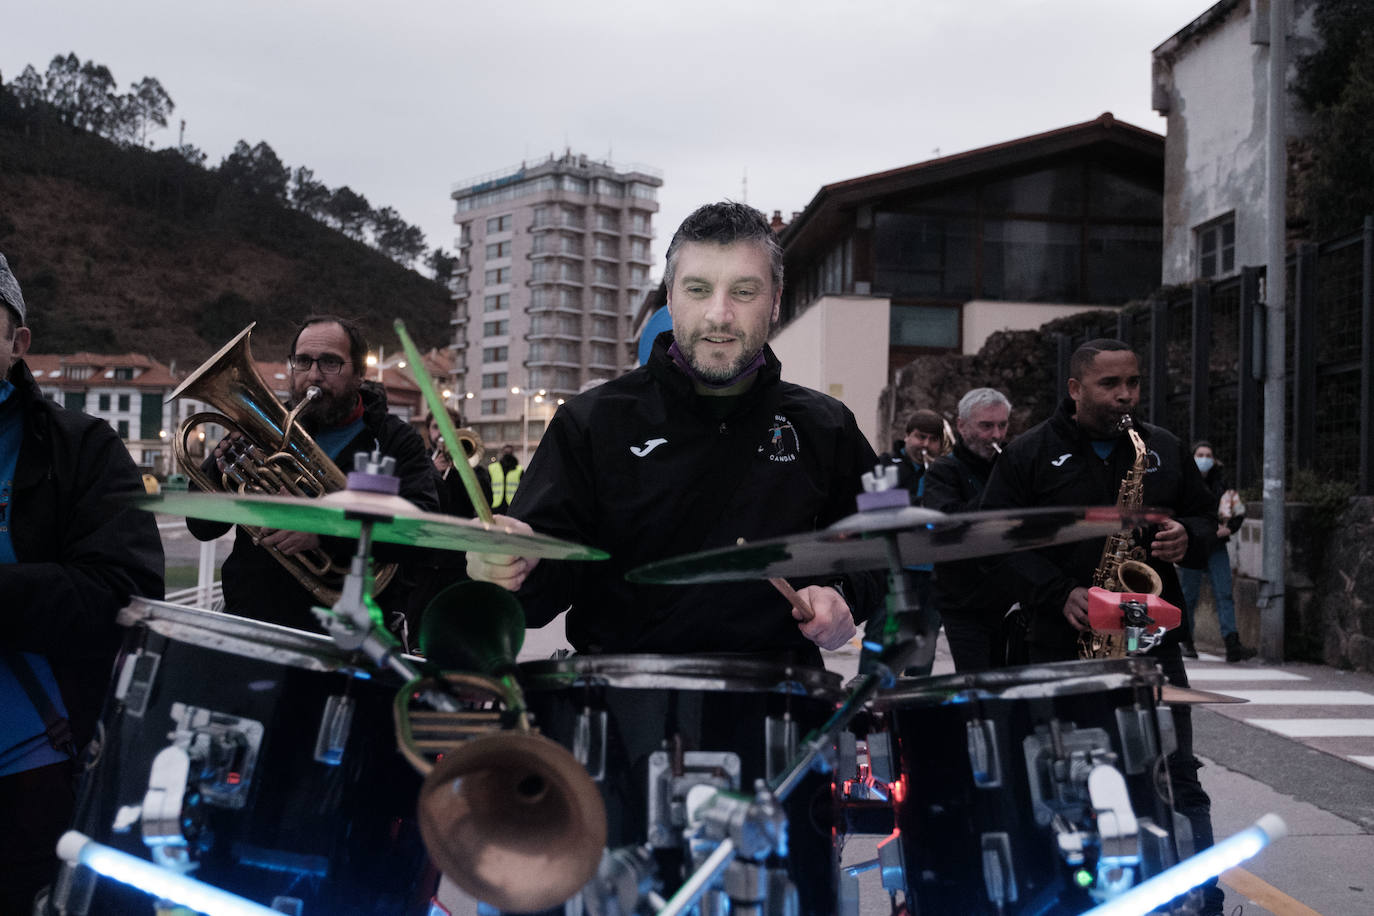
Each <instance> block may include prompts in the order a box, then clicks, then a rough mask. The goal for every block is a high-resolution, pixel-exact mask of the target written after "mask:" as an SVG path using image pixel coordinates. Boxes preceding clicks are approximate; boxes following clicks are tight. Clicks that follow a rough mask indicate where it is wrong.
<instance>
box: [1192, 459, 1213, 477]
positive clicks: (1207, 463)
mask: <svg viewBox="0 0 1374 916" xmlns="http://www.w3.org/2000/svg"><path fill="white" fill-rule="evenodd" d="M1193 460H1194V461H1196V462H1197V469H1198V470H1199V471H1201V472H1202V473H1204V474H1206V473H1207V472H1208V471H1210V470H1211V469H1212V465H1214V464H1216V460H1215V459H1213V458H1208V457H1206V456H1205V455H1204V456H1203V457H1201V458H1194V459H1193Z"/></svg>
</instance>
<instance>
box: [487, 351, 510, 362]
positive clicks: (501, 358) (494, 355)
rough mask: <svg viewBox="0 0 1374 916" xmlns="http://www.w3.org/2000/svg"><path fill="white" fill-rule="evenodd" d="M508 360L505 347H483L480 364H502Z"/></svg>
mask: <svg viewBox="0 0 1374 916" xmlns="http://www.w3.org/2000/svg"><path fill="white" fill-rule="evenodd" d="M508 358H509V354H508V350H507V348H506V347H485V348H483V350H482V362H484V363H504V362H505V361H506V360H507V359H508Z"/></svg>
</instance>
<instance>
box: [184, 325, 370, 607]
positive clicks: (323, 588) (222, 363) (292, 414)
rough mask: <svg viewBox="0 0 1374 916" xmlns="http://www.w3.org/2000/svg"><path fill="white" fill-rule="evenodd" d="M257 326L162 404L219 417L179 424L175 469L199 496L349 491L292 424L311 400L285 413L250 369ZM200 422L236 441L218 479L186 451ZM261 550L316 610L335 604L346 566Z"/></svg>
mask: <svg viewBox="0 0 1374 916" xmlns="http://www.w3.org/2000/svg"><path fill="white" fill-rule="evenodd" d="M256 324H257V322H254V323H253V324H250V325H249V326H248V327H246V328H244V329H243V330H242V331H240V332H239V333H238V336H236V337H235V338H234V339H233V340H231V341H229V342H228V343H227V344H225V345H224V346H223V347H222V348H220V351H219V352H218V353H216V354H215V355H214V356H212V357H210V358H209V359H208V360H206V361H205V362H204V363H202V364H201V366H200V368H198V369H196V371H195V372H192V373H191V374H190V376H188V377H187V379H186V381H184V382H182V383H181V384H180V385H178V386H177V388H176V390H175V391H173V392H172V393H171V394H170V395H168V397H167V401H168V402H171V401H173V400H175V399H176V398H179V397H190V398H194V399H196V400H198V401H204V402H205V403H207V404H209V405H211V406H212V407H214V408H216V411H218V412H216V411H201V412H200V413H196V414H192V415H191V416H189V417H187V418H186V419H185V420H184V421H183V422H182V424H181V426H180V427H179V428H178V429H177V434H176V437H175V438H174V439H173V440H172V452H173V454H174V455H175V457H176V462H177V466H178V467H180V468H181V469H182V471H183V473H185V474H186V476H187V477H189V478H190V479H191V481H192V482H194V483H195V485H196V486H197V487H199V488H200V489H202V490H205V491H206V492H215V491H225V492H231V493H241V494H242V493H255V494H262V495H267V496H278V495H290V496H305V497H316V496H323V495H324V494H325V493H331V492H333V491H335V490H342V489H343V488H344V487H346V486H347V485H348V478H347V476H345V475H344V473H343V472H342V471H340V470H339V468H338V467H337V466H336V465H335V464H334V462H333V461H331V460H330V458H329V456H328V455H326V454H325V453H324V450H323V449H321V448H320V447H319V445H317V444H316V443H315V440H314V439H313V438H311V436H310V434H309V433H307V432H306V431H305V430H304V429H302V428H301V427H300V426H299V425H297V423H296V414H297V413H299V412H300V410H301V408H302V407H304V406H305V404H307V403H309V401H310V400H311V399H312V398H313V397H317V396H318V393H316V394H315V395H311V394H309V393H307V396H306V398H305V400H303V401H302V402H301V403H300V404H298V405H297V406H296V408H295V409H294V410H291V411H288V410H287V409H286V407H285V406H283V405H282V404H281V402H279V401H278V400H277V398H276V395H274V394H273V393H272V389H271V388H270V387H268V385H267V383H266V382H265V381H264V380H263V378H262V375H261V374H260V373H259V372H258V370H257V367H256V366H254V365H253V355H252V352H251V351H250V350H249V347H248V335H249V332H251V331H252V330H253V327H254V326H255V325H256ZM202 423H215V424H218V425H220V426H222V427H224V428H225V429H226V430H227V431H229V432H238V433H241V434H242V435H243V439H242V441H241V442H240V443H239V445H238V447H236V448H235V449H234V450H233V451H231V452H230V454H229V456H228V458H229V460H230V462H231V463H230V465H229V468H228V470H227V471H225V472H223V473H221V475H220V477H219V479H218V480H216V479H214V478H213V477H211V476H210V475H208V474H206V473H205V472H204V471H202V470H201V467H200V462H199V461H197V460H196V459H195V458H194V457H192V456H191V455H190V453H189V450H188V449H187V448H186V439H187V437H188V436H189V435H190V433H191V431H192V430H193V429H195V428H196V427H197V426H199V425H201V424H202ZM243 527H244V530H245V531H247V532H248V534H249V535H250V536H251V537H252V538H253V540H254V541H255V542H256V541H258V540H259V539H260V538H261V537H262V533H263V530H264V529H261V528H251V527H249V526H246V525H245V526H243ZM263 549H264V550H266V551H267V552H268V553H270V554H271V555H272V556H273V557H274V558H275V559H276V560H277V562H278V563H280V564H281V565H282V566H283V567H285V568H286V571H287V572H289V573H291V575H292V576H293V577H294V578H295V579H296V581H297V582H299V583H300V584H301V585H303V586H305V588H306V589H308V590H309V591H310V593H311V594H313V595H314V596H315V597H316V598H317V599H319V600H320V601H321V602H322V603H324V604H326V605H333V604H334V602H335V601H337V600H338V598H339V588H340V586H341V585H342V582H343V576H344V574H346V573H347V572H348V567H347V566H346V565H339V564H337V563H335V562H334V560H333V559H332V558H331V557H330V556H329V554H328V553H326V552H325V551H323V550H320V549H315V550H310V551H303V552H301V553H298V554H296V555H294V556H286V555H285V554H283V553H281V552H280V551H278V550H276V549H274V548H271V547H266V546H264V547H263ZM395 569H396V567H395V565H394V564H392V565H388V566H384V567H381V568H379V569H378V570H377V573H376V576H375V577H374V583H373V591H374V593H376V592H380V591H381V590H382V588H384V587H385V586H386V584H387V583H388V582H390V581H391V577H392V575H394V573H395Z"/></svg>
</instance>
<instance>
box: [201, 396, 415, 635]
mask: <svg viewBox="0 0 1374 916" xmlns="http://www.w3.org/2000/svg"><path fill="white" fill-rule="evenodd" d="M361 395H362V399H363V429H362V432H360V433H358V435H357V436H355V437H354V438H353V441H352V442H350V443H348V445H346V446H345V447H344V449H343V451H341V452H340V453H339V461H338V462H337V463H338V465H339V466H340V468H342V469H343V470H344V471H345V472H346V471H348V470H350V469H351V468H352V466H353V455H354V453H355V452H363V451H365V452H372V451H374V450H377V451H380V452H381V453H382V455H383V456H384V457H385V456H390V457H392V458H395V459H396V469H395V471H394V473H395V475H396V476H397V477H399V478H401V492H400V496H401V497H402V498H403V499H406V500H408V501H409V502H411V503H413V504H414V505H415V506H416V508H419V509H423V510H424V511H426V512H437V511H438V509H439V497H438V494H437V493H436V491H435V485H434V480H435V475H434V465H433V464H431V463H430V459H429V451H428V450H427V449H426V448H425V443H424V440H422V439H421V438H420V434H419V433H417V432H416V431H415V429H414V428H413V427H412V426H411V425H410V424H409V423H407V422H406V421H404V420H402V419H401V418H400V417H397V416H394V415H393V414H391V413H389V412H388V411H387V407H386V392H385V391H384V390H383V389H382V387H381V386H380V385H378V384H376V383H375V382H364V383H363V385H362V390H361ZM201 470H202V471H204V472H205V473H206V474H207V475H208V476H210V477H211V478H212V479H218V478H219V472H218V471H217V470H215V468H214V456H213V455H210V456H209V457H207V458H206V459H205V463H204V464H203V465H201ZM186 527H187V528H189V529H190V531H191V534H193V535H194V536H195V537H196V538H197V539H199V540H202V541H209V540H213V539H215V538H217V537H219V536H220V535H222V534H224V533H225V532H226V531H228V530H229V528H230V527H232V526H231V525H229V524H227V523H224V522H209V521H204V520H202V519H195V518H188V519H187V520H186ZM322 546H324V547H325V548H326V549H328V550H329V551H330V553H331V554H332V555H333V556H334V558H335V560H336V561H337V562H341V563H342V564H343V565H344V566H347V565H348V560H349V557H350V555H351V553H352V550H353V543H352V542H351V541H347V540H343V539H337V538H326V539H325V541H324V542H323V543H322ZM423 555H424V554H423V553H422V552H421V551H418V550H417V549H415V548H407V547H401V548H398V547H397V546H396V545H388V544H375V545H374V548H373V551H372V556H373V558H374V559H375V560H377V561H378V562H379V563H386V562H393V561H406V560H412V561H413V560H417V559H419V558H421V557H422V556H423ZM220 578H221V580H222V581H223V583H224V609H225V610H226V611H228V612H229V613H231V614H238V615H240V616H243V617H252V618H253V619H255V620H265V621H267V622H268V623H276V624H281V625H282V626H288V627H295V628H296V629H298V630H309V631H311V632H319V631H320V629H321V628H320V625H319V622H318V621H317V620H316V619H315V616H314V614H312V613H311V612H310V609H311V608H312V607H314V606H315V605H317V604H319V603H320V602H319V599H317V598H316V597H315V596H314V595H313V594H311V593H310V591H309V590H307V589H306V588H305V587H304V586H303V585H301V584H300V583H299V582H297V581H296V579H295V578H294V577H293V576H292V575H291V573H289V572H288V571H287V570H286V568H285V567H284V566H282V565H281V563H279V562H277V560H276V559H275V558H274V557H273V556H272V554H270V553H268V552H267V551H266V550H265V549H263V548H262V547H259V546H257V545H256V544H254V543H253V539H252V538H251V537H250V536H249V535H248V534H247V533H246V532H245V531H244V530H243V528H241V527H240V528H238V529H237V531H236V533H235V535H234V549H233V551H232V552H231V553H230V554H229V556H228V557H227V558H226V559H225V561H224V566H223V568H222V570H221V573H220ZM410 584H411V583H410V579H409V570H407V569H406V568H405V566H404V565H403V566H402V567H401V568H400V569H399V570H398V572H397V574H396V577H395V578H394V579H393V580H392V583H391V584H390V585H388V586H387V587H386V589H385V590H384V591H383V592H382V593H381V595H379V596H378V599H377V600H378V603H379V604H380V605H381V606H382V608H383V610H385V611H387V612H388V622H389V623H391V622H392V621H391V620H390V615H391V614H393V613H404V612H405V610H406V607H407V602H408V598H409V595H408V592H409V589H410ZM412 636H413V634H412Z"/></svg>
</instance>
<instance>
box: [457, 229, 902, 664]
mask: <svg viewBox="0 0 1374 916" xmlns="http://www.w3.org/2000/svg"><path fill="white" fill-rule="evenodd" d="M664 282H665V284H666V286H667V289H668V311H669V314H670V315H671V316H672V321H673V328H672V330H671V331H665V332H663V333H662V334H660V335H659V336H658V337H657V339H656V340H655V341H654V347H653V352H652V355H651V357H650V359H649V362H648V364H647V365H645V366H642V367H640V368H639V369H636V370H634V371H633V372H630V373H629V374H627V375H624V376H621V377H620V378H617V379H612V380H611V381H608V382H606V383H605V384H603V385H600V386H598V387H596V388H593V389H591V390H589V391H587V392H585V393H583V394H579V395H578V396H576V397H574V398H571V399H570V400H569V401H568V402H567V403H566V404H564V405H563V406H561V407H560V408H559V409H558V412H557V413H555V414H554V416H553V419H552V421H551V422H550V424H549V427H548V431H547V432H546V433H545V434H544V438H543V440H542V441H541V442H540V444H539V449H538V450H537V451H536V452H535V453H534V456H533V457H532V458H531V460H530V464H529V468H528V469H527V470H526V471H525V474H524V477H523V478H522V479H521V481H520V490H519V493H518V494H517V496H516V498H515V503H514V505H513V506H512V507H511V511H510V515H509V516H508V517H507V519H508V521H507V524H508V525H509V526H510V528H511V530H514V531H522V532H528V531H536V532H538V533H540V534H547V535H552V536H554V537H559V538H566V539H567V540H571V541H575V542H578V543H582V544H588V545H591V546H594V547H599V548H601V549H602V550H605V551H607V552H608V553H609V554H610V559H609V560H607V561H606V562H604V563H574V562H566V561H563V562H556V561H549V560H545V561H543V562H540V561H538V560H536V559H533V558H528V557H511V556H498V555H493V554H486V555H480V556H479V555H477V554H472V553H470V554H468V573H469V574H470V575H471V576H472V577H473V578H474V579H478V580H483V581H488V582H495V583H496V584H498V585H502V586H504V587H506V588H508V589H511V590H512V591H516V594H517V597H518V598H519V599H520V601H521V603H522V605H523V606H524V609H525V615H526V621H527V623H528V625H530V626H533V627H540V626H543V625H545V624H547V623H549V622H550V621H551V620H552V619H554V618H555V617H556V616H557V615H558V614H559V613H560V612H562V611H563V610H564V609H569V610H568V618H567V634H568V640H569V641H570V642H571V643H572V644H573V646H575V647H576V648H577V650H578V651H579V652H581V653H598V652H600V653H610V652H614V653H627V652H651V653H670V654H679V653H719V652H731V653H746V654H750V655H754V656H756V657H760V658H765V657H766V658H770V659H782V658H786V659H787V660H789V661H790V662H792V663H798V664H803V665H812V666H817V667H819V666H820V664H821V655H820V651H819V649H818V647H820V648H825V649H834V648H837V647H839V646H841V645H843V644H844V643H845V642H846V641H848V640H849V639H850V637H851V636H853V634H854V632H855V625H854V622H855V619H864V618H865V617H867V616H868V614H869V612H870V611H871V609H872V608H873V607H874V605H875V604H877V603H878V602H879V601H881V584H880V580H877V579H876V578H875V577H872V576H852V577H845V578H839V577H816V578H815V579H814V580H811V581H805V582H804V581H800V580H798V581H794V583H793V585H794V586H795V587H796V588H797V589H798V591H799V593H800V595H801V597H802V599H803V600H804V601H805V602H806V603H808V604H809V605H810V607H811V609H812V610H813V611H814V613H815V616H814V618H813V619H811V620H810V621H801V618H802V616H804V615H803V614H802V613H801V612H800V611H795V610H793V609H792V608H791V606H790V605H789V604H788V602H787V601H786V600H785V599H783V598H782V597H781V596H780V595H779V594H778V593H777V592H775V591H774V590H773V589H772V587H771V586H769V585H768V583H766V582H762V581H760V582H731V583H724V584H709V585H691V586H663V585H643V584H636V583H631V582H627V581H626V580H625V573H626V572H628V571H629V570H632V569H635V568H636V567H638V566H641V565H643V564H645V563H649V562H651V561H654V560H661V559H665V558H668V557H674V556H680V555H682V554H688V553H694V552H697V551H701V550H707V549H711V548H716V547H726V546H733V545H734V544H736V543H737V542H738V539H740V538H744V539H746V540H749V541H755V540H759V539H762V538H770V537H780V536H784V535H789V534H794V533H796V532H802V531H811V530H815V529H817V528H821V527H824V526H826V525H828V524H830V523H831V522H834V521H836V520H838V519H840V518H843V517H845V516H846V515H849V514H851V513H853V512H854V511H855V496H856V494H857V493H858V492H859V491H860V489H861V484H860V477H861V475H862V474H863V473H864V472H865V471H868V470H871V469H872V467H873V465H874V462H875V460H876V459H875V456H874V453H873V449H872V447H871V446H870V445H869V443H868V441H867V440H866V439H865V438H864V437H863V435H862V434H861V433H860V432H859V429H858V425H857V424H856V422H855V420H854V415H853V414H852V413H850V411H849V409H848V408H847V407H845V406H844V405H843V404H841V403H840V402H839V401H837V400H835V399H834V398H831V397H828V396H826V395H824V394H821V393H819V392H817V391H812V390H811V389H809V388H803V387H801V386H800V385H793V384H790V383H787V382H784V381H782V379H781V377H780V374H781V366H780V364H779V362H778V360H777V357H776V356H774V355H773V351H772V350H771V349H769V347H768V344H767V340H768V332H769V329H770V327H771V326H772V324H773V323H774V322H776V321H777V319H778V308H779V303H780V301H781V296H782V250H781V248H780V247H779V246H778V243H777V240H776V239H775V238H774V236H773V232H772V230H771V229H770V228H769V225H768V221H767V219H766V218H765V217H764V216H763V214H761V213H760V212H759V211H757V210H755V209H753V208H752V207H748V206H746V205H743V204H738V203H730V202H724V203H718V204H708V205H707V206H704V207H701V208H700V209H698V210H697V211H696V212H695V213H693V214H692V215H691V216H689V217H688V218H687V219H686V221H684V222H683V224H682V226H681V227H680V228H679V229H678V230H677V233H676V234H675V235H674V236H673V240H672V243H671V244H670V245H669V247H668V255H667V265H666V268H665V274H664Z"/></svg>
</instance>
